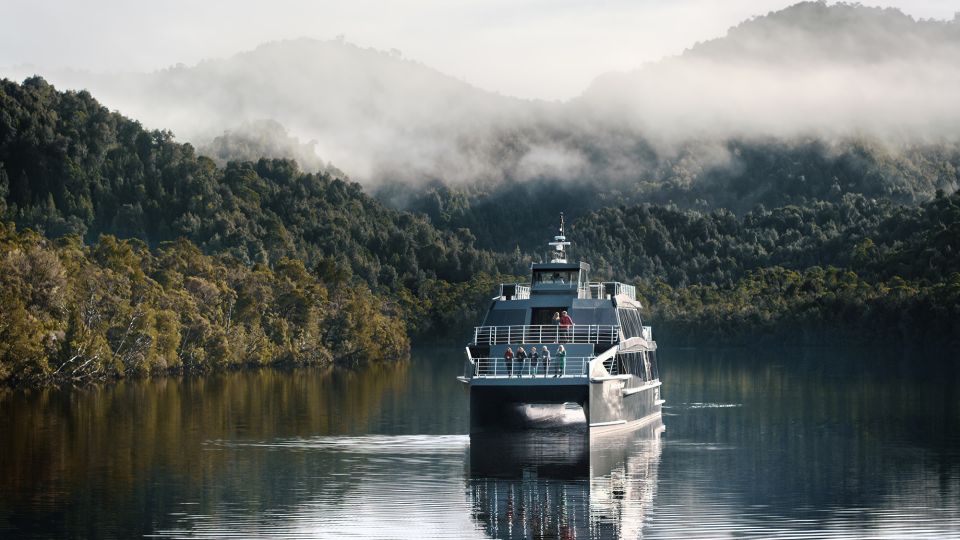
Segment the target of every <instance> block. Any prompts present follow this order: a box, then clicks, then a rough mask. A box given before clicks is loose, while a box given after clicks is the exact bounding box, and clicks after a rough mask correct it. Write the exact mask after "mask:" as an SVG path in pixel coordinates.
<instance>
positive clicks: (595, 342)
mask: <svg viewBox="0 0 960 540" xmlns="http://www.w3.org/2000/svg"><path fill="white" fill-rule="evenodd" d="M548 245H549V246H550V247H551V251H552V256H551V258H550V262H539V263H533V264H532V265H531V267H530V271H531V274H530V282H529V283H502V284H500V285H499V286H498V288H497V289H496V291H495V292H494V294H495V296H494V297H493V298H492V299H491V301H490V305H489V308H488V309H487V312H486V315H485V316H484V318H483V321H482V323H481V326H477V327H475V328H474V329H473V338H472V340H471V341H470V343H469V344H468V345H467V346H466V347H465V353H466V360H465V361H464V371H463V375H462V376H460V377H458V379H459V380H460V382H462V383H463V384H465V385H466V386H467V387H468V388H469V393H470V419H471V430H478V429H484V428H486V427H491V426H494V427H497V426H499V427H503V426H504V425H508V424H511V423H513V422H516V421H522V418H518V416H519V415H520V414H522V411H523V406H524V405H531V404H554V405H558V406H564V404H569V403H576V404H578V405H579V406H580V408H582V409H583V414H584V417H585V418H586V422H587V425H588V426H589V427H590V428H591V429H601V428H604V429H610V428H620V427H624V426H625V425H632V424H643V423H647V422H652V421H654V420H657V419H660V418H661V411H662V406H663V403H664V400H663V399H661V382H660V375H659V369H658V364H657V354H656V353H657V343H656V341H654V339H653V329H652V327H650V326H644V324H643V322H642V319H641V316H640V312H641V309H642V305H641V304H640V302H639V301H637V295H636V289H635V288H634V287H633V286H632V285H628V284H625V283H620V282H609V281H608V282H591V281H590V280H589V273H590V265H589V264H587V263H584V262H577V263H571V262H568V260H567V248H568V246H570V245H571V242H569V241H568V240H567V238H566V235H565V233H564V222H563V215H562V214H561V216H560V228H559V234H557V235H556V236H554V237H553V241H552V242H549V243H548ZM558 315H559V316H561V317H562V319H561V322H562V324H558V323H557V316H558ZM521 347H522V348H523V349H524V351H525V352H526V351H530V349H531V348H536V350H537V351H538V354H539V355H540V358H539V359H532V358H530V357H528V358H526V359H525V360H521V359H520V358H519V357H518V356H519V352H520V348H521ZM561 347H562V349H563V350H564V351H565V358H564V359H563V360H562V361H561V359H560V352H561ZM508 348H509V349H510V351H511V353H512V354H513V358H512V360H511V359H509V358H508V357H507V355H506V352H507V349H508ZM545 350H546V351H547V352H549V358H545V357H546V356H547V355H545V354H544V351H545Z"/></svg>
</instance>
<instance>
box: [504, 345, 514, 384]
mask: <svg viewBox="0 0 960 540" xmlns="http://www.w3.org/2000/svg"><path fill="white" fill-rule="evenodd" d="M503 363H504V364H506V365H507V377H513V349H511V348H510V347H507V351H506V352H505V353H503Z"/></svg>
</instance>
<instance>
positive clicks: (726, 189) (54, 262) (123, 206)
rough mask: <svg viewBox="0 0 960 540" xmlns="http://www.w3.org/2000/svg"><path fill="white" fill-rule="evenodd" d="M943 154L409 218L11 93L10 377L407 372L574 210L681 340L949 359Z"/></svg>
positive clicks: (592, 256) (28, 90)
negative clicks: (354, 369) (398, 367)
mask: <svg viewBox="0 0 960 540" xmlns="http://www.w3.org/2000/svg"><path fill="white" fill-rule="evenodd" d="M225 144H226V142H225ZM231 144H233V143H231ZM243 144H245V143H243ZM731 144H732V143H731ZM253 146H256V144H253ZM245 148H246V147H245ZM930 148H931V147H929V146H928V147H924V149H918V150H917V151H916V153H912V154H911V153H910V152H906V153H892V151H889V152H888V151H886V150H882V149H881V148H880V147H876V146H870V145H869V144H868V143H866V142H860V143H856V144H853V143H851V146H849V148H848V149H847V151H846V152H841V153H839V154H829V153H827V152H824V151H822V148H821V149H819V150H817V149H816V143H814V142H810V143H808V144H806V145H801V146H783V145H767V146H762V145H752V146H751V145H745V146H744V147H743V148H741V149H739V150H738V155H739V156H741V159H742V163H743V164H745V165H744V167H745V168H744V169H743V170H740V171H739V172H738V173H737V174H736V175H727V176H723V174H721V173H720V172H713V173H710V174H711V175H712V176H709V177H708V178H706V177H705V178H698V179H695V181H694V180H691V181H688V182H686V183H684V182H681V181H679V180H676V181H666V182H662V181H661V182H653V181H651V182H649V183H646V184H645V183H643V182H638V183H636V184H634V185H632V186H619V187H618V186H608V187H609V189H606V190H603V189H600V187H599V185H598V184H596V183H595V182H584V183H579V184H578V183H575V182H568V183H565V184H559V185H557V186H556V189H553V190H550V189H549V183H548V182H547V181H546V180H544V181H542V182H537V181H530V182H527V183H515V184H511V185H509V186H508V187H504V185H501V186H499V187H497V188H495V190H494V191H493V192H487V194H486V195H484V194H483V193H482V189H481V188H480V187H477V188H475V189H476V190H477V191H473V192H471V191H470V190H457V189H451V188H449V187H443V186H434V187H433V188H429V189H428V190H427V191H423V190H420V191H411V193H410V194H408V195H409V196H410V197H411V200H417V201H419V202H418V203H416V204H414V205H413V206H414V208H419V209H421V210H423V212H422V213H416V212H411V211H402V210H396V209H392V208H391V207H389V206H387V205H385V204H384V203H382V202H380V201H379V200H378V199H376V198H374V197H372V196H370V195H368V194H366V193H365V192H364V191H363V189H362V188H361V186H360V185H358V184H356V183H353V182H351V181H349V180H347V179H345V178H343V177H342V174H341V173H339V171H337V170H336V169H335V168H333V167H332V166H327V167H325V168H324V169H323V170H322V171H321V172H317V173H305V172H303V171H301V170H300V169H299V167H298V165H297V163H296V162H295V161H292V160H286V159H258V160H257V161H231V162H228V163H226V164H225V165H224V166H222V167H221V166H218V165H217V164H216V163H215V162H214V161H213V160H211V159H208V158H206V157H203V156H201V155H198V154H197V153H196V151H195V150H194V148H193V147H192V146H191V145H189V144H181V143H177V142H175V141H174V139H173V135H172V134H171V133H170V132H165V131H148V130H145V129H143V128H142V127H141V126H140V125H139V124H138V123H137V122H135V121H132V120H129V119H127V118H124V117H123V116H121V115H119V114H117V113H113V112H110V111H109V110H108V109H107V108H106V107H104V106H102V105H100V104H99V103H98V102H97V101H96V100H95V99H94V98H93V97H92V96H90V95H89V94H88V93H86V92H59V91H57V90H56V89H54V88H53V87H52V86H50V85H49V84H47V83H46V82H45V81H44V80H43V79H41V78H30V79H27V80H26V81H24V82H23V83H22V84H17V83H14V82H10V81H6V80H4V81H2V82H0V223H4V222H5V224H3V225H2V227H0V243H2V257H0V266H2V268H0V313H2V320H0V382H3V383H6V384H32V383H42V382H49V381H54V380H88V379H97V378H105V377H117V376H124V375H130V374H141V373H153V372H161V371H170V370H178V371H179V370H203V369H210V368H215V367H223V366H240V365H263V364H269V363H292V364H329V363H332V362H335V361H340V362H344V363H357V362H364V361H369V360H378V359H383V358H393V357H402V356H404V351H406V350H407V349H408V347H409V337H412V338H413V339H414V340H437V339H454V340H458V339H459V338H460V337H462V334H463V333H464V332H465V330H466V328H468V327H469V326H470V325H471V324H473V323H474V321H476V320H477V319H478V318H479V315H480V313H479V311H480V310H482V309H484V307H485V306H484V299H486V298H489V296H490V294H491V291H492V289H493V286H494V284H495V283H497V282H498V281H501V280H503V281H513V280H516V279H521V280H522V279H523V278H522V277H517V276H522V275H524V274H525V273H526V269H527V268H528V267H529V264H530V262H531V261H534V260H540V255H539V254H538V253H542V248H541V246H540V243H541V242H543V241H544V240H545V239H546V238H547V237H548V236H549V235H550V234H551V233H552V227H553V224H554V222H555V215H551V214H552V213H553V212H554V211H556V212H557V213H559V210H566V211H568V212H569V213H571V214H573V215H574V216H575V217H576V219H575V220H574V221H573V223H572V225H571V227H570V236H571V238H572V239H573V241H574V249H573V254H574V256H575V257H576V258H580V259H583V260H585V261H588V262H591V263H592V264H593V267H594V275H593V277H594V279H597V278H603V279H620V280H625V281H630V282H635V283H637V284H638V285H639V286H640V289H639V290H640V293H641V295H642V296H643V297H644V298H645V300H646V303H647V306H648V308H649V315H648V318H649V320H650V321H652V323H653V324H654V325H656V328H657V331H658V333H659V335H660V336H661V337H663V338H664V339H667V340H669V341H671V342H672V343H691V344H693V343H703V342H710V343H725V344H736V343H743V342H746V341H747V340H748V339H749V340H751V341H756V340H757V339H760V340H762V339H770V340H773V339H776V340H777V341H779V342H795V343H822V342H823V341H824V340H829V339H844V340H854V341H876V340H885V341H887V342H890V343H908V342H909V343H913V342H923V343H935V344H954V345H955V344H956V340H957V338H956V337H955V336H957V335H960V274H958V273H957V271H958V269H960V195H958V194H957V193H956V192H955V190H956V185H957V175H958V172H957V171H958V167H957V164H958V159H957V153H956V152H954V151H952V150H949V149H948V148H947V147H942V150H943V151H942V152H939V153H938V152H932V151H931V150H930ZM247 151H249V152H252V154H251V155H250V156H249V157H254V155H255V154H256V149H255V148H253V149H250V148H247ZM826 156H832V157H826ZM671 170H672V171H673V174H674V175H676V178H683V177H684V174H685V173H684V172H683V169H681V168H677V167H673V168H672V169H671ZM718 175H719V176H718ZM748 179H752V180H751V181H748ZM628 188H629V189H632V190H633V191H632V192H631V191H629V189H628ZM944 188H945V189H944ZM491 193H499V195H490V194H491ZM381 195H382V193H381ZM508 196H509V198H511V199H513V200H515V201H534V200H536V201H537V204H531V205H529V206H528V207H525V206H523V205H520V206H516V205H509V204H505V199H501V197H508ZM641 199H648V202H644V203H638V201H639V200H641ZM734 199H736V200H738V201H740V202H739V203H738V205H735V206H734V205H731V206H733V209H732V210H731V209H727V208H726V207H725V206H726V205H728V203H730V201H732V200H734ZM677 200H679V201H680V203H677V202H676V201H677ZM650 201H652V202H650ZM478 235H480V236H482V237H483V238H484V240H478ZM505 238H509V239H510V241H509V242H506V241H504V240H503V239H505ZM481 245H482V247H481ZM408 336H409V337H408Z"/></svg>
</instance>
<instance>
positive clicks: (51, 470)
mask: <svg viewBox="0 0 960 540" xmlns="http://www.w3.org/2000/svg"><path fill="white" fill-rule="evenodd" d="M661 358H662V359H663V364H662V373H661V375H662V379H663V381H664V397H665V399H666V400H667V404H666V405H667V407H666V408H665V409H664V411H665V412H664V419H663V420H664V423H665V424H666V429H667V431H666V432H665V434H664V435H663V436H658V435H657V433H646V434H644V433H636V434H629V433H628V434H619V435H614V436H613V437H611V438H609V439H605V438H604V437H597V436H593V437H588V436H587V434H586V432H585V431H584V429H583V426H582V423H581V424H579V427H578V421H580V420H582V412H580V411H576V412H574V413H570V414H568V412H563V413H562V414H545V415H539V416H537V415H533V416H534V418H536V419H537V420H538V421H537V422H536V425H535V426H534V428H535V429H533V430H532V431H531V432H529V433H527V434H523V435H518V436H513V435H506V436H504V437H502V438H497V437H493V436H484V435H481V436H480V437H479V438H477V437H471V436H470V435H468V433H469V431H470V429H469V428H470V426H469V411H468V401H469V400H468V399H467V394H466V393H465V391H464V389H463V388H462V385H461V384H460V383H457V382H456V376H457V375H458V374H459V373H460V370H461V369H462V358H461V357H460V356H459V353H458V352H457V351H451V350H449V349H426V350H418V351H415V352H414V355H413V358H412V360H411V361H410V362H409V363H403V364H397V365H391V366H372V367H370V368H368V369H366V370H361V371H318V370H297V371H292V372H283V371H273V370H265V371H262V372H243V373H222V374H216V375H209V376H205V377H197V378H187V379H176V378H168V379H157V380H144V381H126V382H121V383H119V384H115V385H108V386H103V387H92V388H85V389H81V390H76V389H63V390H43V391H16V392H13V391H7V392H0V538H4V539H6V538H70V537H88V538H95V537H99V538H103V537H112V538H131V537H143V536H149V537H164V538H226V537H246V538H249V537H257V538H339V537H344V536H355V537H356V536H359V537H367V538H436V537H446V538H489V537H498V538H519V537H531V538H535V537H544V538H549V537H561V538H562V537H576V538H591V537H593V538H615V537H621V538H639V537H642V538H644V539H646V540H649V539H651V538H671V539H672V538H729V537H733V536H736V537H741V538H744V537H749V538H776V537H780V538H860V537H906V538H922V537H927V538H960V393H958V389H960V375H958V374H960V369H958V363H957V358H956V357H948V358H945V359H942V360H934V359H931V358H930V357H928V356H924V355H922V354H920V353H916V354H914V353H913V352H903V351H898V352H895V353H884V352H883V351H881V352H876V351H849V350H846V351H844V350H839V349H836V350H823V349H820V350H815V349H809V350H800V351H786V352H784V351H775V350H769V349H757V350H754V351H747V350H726V351H702V350H673V351H670V350H662V351H661ZM571 414H572V416H571ZM577 414H579V417H577V416H576V415H577ZM654 431H656V430H654ZM484 437H486V438H484ZM631 437H633V438H631Z"/></svg>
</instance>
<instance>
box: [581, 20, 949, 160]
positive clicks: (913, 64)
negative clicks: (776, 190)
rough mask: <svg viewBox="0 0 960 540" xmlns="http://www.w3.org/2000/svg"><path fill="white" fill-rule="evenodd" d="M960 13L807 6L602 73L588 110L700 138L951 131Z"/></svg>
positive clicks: (905, 137) (662, 134)
mask: <svg viewBox="0 0 960 540" xmlns="http://www.w3.org/2000/svg"><path fill="white" fill-rule="evenodd" d="M958 91H960V19H954V20H953V21H949V22H948V21H936V20H915V19H913V18H912V17H909V16H907V15H904V14H903V13H902V12H900V11H898V10H896V9H880V8H872V7H866V6H862V5H859V4H843V3H840V4H834V5H827V4H826V3H825V2H803V3H800V4H796V5H794V6H791V7H788V8H786V9H783V10H781V11H777V12H773V13H770V14H768V15H766V16H762V17H756V18H754V19H751V20H748V21H745V22H743V23H741V24H740V25H738V26H736V27H734V28H731V29H730V30H729V31H728V33H727V35H725V36H723V37H721V38H717V39H713V40H710V41H706V42H703V43H698V44H696V45H695V46H693V47H692V48H690V49H689V50H687V51H685V52H684V53H683V54H681V55H679V56H676V57H673V58H667V59H664V60H662V61H660V62H656V63H652V64H649V65H646V66H643V67H641V68H639V69H637V70H635V71H632V72H627V73H610V74H606V75H604V76H602V77H600V78H598V79H597V80H595V81H594V82H593V84H592V85H591V86H590V87H589V88H588V89H587V91H586V92H585V93H584V94H583V96H581V98H580V99H579V100H578V101H579V104H580V105H581V106H582V107H584V108H585V109H586V110H587V111H589V114H591V115H594V116H602V117H604V118H606V119H607V121H609V122H619V123H620V124H622V125H627V126H631V127H633V128H635V129H640V130H643V131H645V132H646V133H647V134H648V135H649V136H651V137H654V138H658V139H661V140H666V141H673V140H687V139H690V138H691V137H696V136H707V137H714V138H716V137H719V138H725V137H728V136H759V137H769V136H774V137H787V138H789V137H792V136H796V135H814V136H818V137H821V138H825V139H828V140H830V139H836V138H838V137H857V136H867V137H880V138H883V139H885V140H888V141H891V142H895V143H899V142H903V141H907V142H919V141H937V140H939V139H940V138H947V139H949V140H951V141H956V140H957V138H958V131H957V128H956V126H957V121H958V120H960V104H958V102H957V100H956V99H954V96H955V95H957V92H958Z"/></svg>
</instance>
